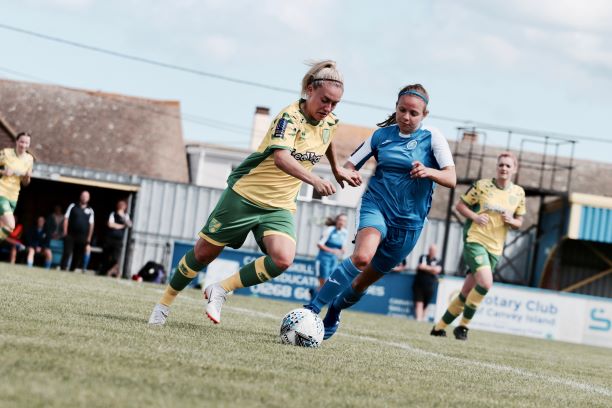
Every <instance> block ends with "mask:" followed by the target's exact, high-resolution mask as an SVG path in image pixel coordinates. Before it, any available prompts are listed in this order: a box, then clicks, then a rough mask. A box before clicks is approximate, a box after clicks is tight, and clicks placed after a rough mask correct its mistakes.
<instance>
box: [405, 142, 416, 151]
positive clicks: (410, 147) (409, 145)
mask: <svg viewBox="0 0 612 408" xmlns="http://www.w3.org/2000/svg"><path fill="white" fill-rule="evenodd" d="M417 144H418V143H417V141H416V140H411V141H409V142H408V143H406V149H408V150H414V149H416V147H417Z"/></svg>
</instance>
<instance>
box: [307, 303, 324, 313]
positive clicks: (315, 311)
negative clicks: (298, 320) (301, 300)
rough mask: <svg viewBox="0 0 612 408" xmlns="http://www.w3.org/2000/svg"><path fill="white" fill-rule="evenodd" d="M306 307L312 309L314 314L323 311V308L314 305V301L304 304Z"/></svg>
mask: <svg viewBox="0 0 612 408" xmlns="http://www.w3.org/2000/svg"><path fill="white" fill-rule="evenodd" d="M304 309H308V310H310V311H311V312H312V313H314V314H319V313H321V309H319V308H318V307H317V306H315V305H313V304H312V303H309V304H307V305H304Z"/></svg>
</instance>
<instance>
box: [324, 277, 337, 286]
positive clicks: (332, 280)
mask: <svg viewBox="0 0 612 408" xmlns="http://www.w3.org/2000/svg"><path fill="white" fill-rule="evenodd" d="M327 281H328V282H330V283H335V284H336V285H340V282H338V281H337V280H335V279H334V278H327Z"/></svg>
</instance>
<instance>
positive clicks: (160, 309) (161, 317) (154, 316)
mask: <svg viewBox="0 0 612 408" xmlns="http://www.w3.org/2000/svg"><path fill="white" fill-rule="evenodd" d="M169 313H170V307H168V306H166V305H162V304H161V303H157V304H156V305H155V307H154V308H153V311H152V312H151V317H149V324H150V325H152V326H163V325H164V324H166V319H167V318H168V314H169Z"/></svg>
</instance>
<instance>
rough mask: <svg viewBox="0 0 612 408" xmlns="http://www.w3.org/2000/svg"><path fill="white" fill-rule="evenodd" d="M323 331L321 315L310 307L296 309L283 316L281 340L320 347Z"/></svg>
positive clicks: (286, 342) (304, 345) (302, 345)
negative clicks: (309, 308)
mask: <svg viewBox="0 0 612 408" xmlns="http://www.w3.org/2000/svg"><path fill="white" fill-rule="evenodd" d="M323 333H324V328H323V321H322V320H321V318H320V317H319V315H317V314H316V313H314V312H312V311H311V310H308V309H303V308H301V309H294V310H292V311H290V312H289V313H287V314H286V315H285V317H283V320H282V322H281V327H280V340H281V343H283V344H292V345H294V346H300V347H319V346H320V345H321V343H322V342H323Z"/></svg>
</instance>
